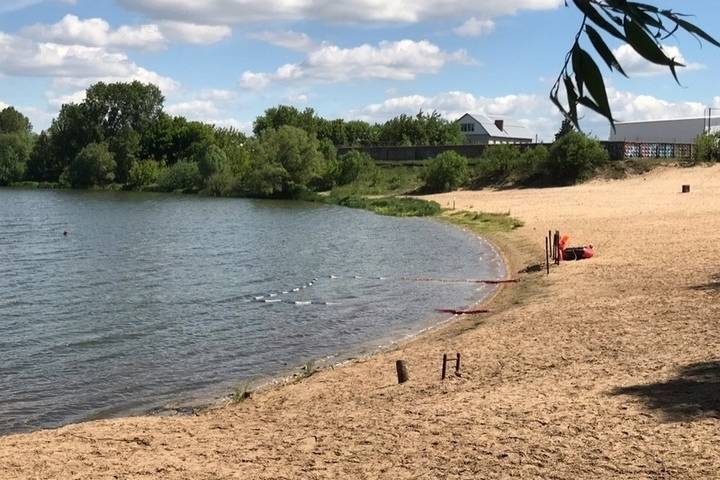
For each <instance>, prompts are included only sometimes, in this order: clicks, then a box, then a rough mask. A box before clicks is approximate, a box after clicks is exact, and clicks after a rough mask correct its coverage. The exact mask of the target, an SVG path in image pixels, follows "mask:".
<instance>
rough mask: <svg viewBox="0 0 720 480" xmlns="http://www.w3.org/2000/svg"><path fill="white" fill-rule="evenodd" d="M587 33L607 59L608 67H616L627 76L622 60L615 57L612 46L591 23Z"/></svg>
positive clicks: (596, 48)
mask: <svg viewBox="0 0 720 480" xmlns="http://www.w3.org/2000/svg"><path fill="white" fill-rule="evenodd" d="M585 33H587V36H588V38H589V39H590V42H591V43H592V44H593V47H595V50H596V51H597V52H598V53H599V54H600V56H601V57H602V59H603V60H605V63H607V65H608V67H610V70H612V69H615V70H617V71H618V72H620V73H621V74H623V75H624V76H625V77H627V75H626V74H625V71H624V70H623V69H622V66H621V65H620V62H618V60H617V58H615V55H614V54H613V53H612V50H610V48H609V47H608V46H607V44H606V43H605V40H603V39H602V37H601V36H600V34H599V33H598V32H597V30H595V29H594V28H592V27H591V26H590V25H586V26H585Z"/></svg>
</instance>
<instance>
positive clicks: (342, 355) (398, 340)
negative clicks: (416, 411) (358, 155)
mask: <svg viewBox="0 0 720 480" xmlns="http://www.w3.org/2000/svg"><path fill="white" fill-rule="evenodd" d="M29 190H32V189H29ZM69 191H73V190H69ZM91 192H92V193H96V192H99V193H106V192H109V193H116V192H113V191H110V190H100V191H91ZM121 193H123V194H124V193H131V194H132V193H135V192H121ZM159 195H166V194H164V193H159ZM170 195H173V194H170ZM210 198H214V197H210ZM249 200H254V199H249ZM297 201H300V202H306V200H297ZM310 203H311V204H315V203H316V202H310ZM322 205H324V204H322ZM329 206H332V207H337V208H350V207H344V206H341V205H334V204H331V205H329ZM368 212H369V213H370V214H373V215H381V214H379V213H377V212H373V211H371V210H368ZM398 218H400V217H398ZM426 218H427V221H431V222H436V223H437V224H438V225H443V226H445V227H447V228H448V229H452V230H456V231H459V232H462V233H463V234H464V235H467V236H469V238H470V239H471V241H472V242H473V243H476V244H479V245H481V246H482V247H483V248H487V249H488V250H489V251H490V252H491V255H492V258H491V262H499V264H500V266H501V269H502V270H503V271H504V272H505V273H504V275H505V276H507V275H508V274H509V273H510V271H511V270H512V269H511V268H510V266H509V264H508V260H507V258H506V256H505V255H504V253H503V250H502V249H501V248H499V246H498V245H496V244H495V243H494V242H493V241H491V240H490V239H489V238H488V236H487V235H485V234H478V233H477V232H474V231H473V230H472V229H470V228H467V227H465V226H463V225H458V224H455V223H452V222H448V221H445V220H444V219H442V218H440V217H426ZM482 261H483V262H484V261H486V260H485V259H483V260H482ZM504 287H505V286H504V285H494V286H492V287H491V289H490V290H489V291H488V292H485V294H484V295H482V296H479V297H480V298H477V297H475V298H472V299H471V300H470V301H469V303H468V304H467V308H474V307H477V306H479V305H487V304H488V303H490V302H491V301H492V299H494V298H495V297H496V296H497V295H498V293H499V292H500V291H501V290H502V289H503V288H504ZM476 293H477V292H476ZM433 313H435V312H434V311H433V310H428V311H427V313H426V315H425V319H424V320H422V321H415V323H417V325H416V326H415V327H416V328H417V329H414V330H412V331H410V332H408V333H400V332H394V333H392V332H387V333H386V334H383V335H382V336H380V337H378V338H377V339H376V340H368V341H366V342H364V343H362V344H359V345H354V346H352V347H351V348H349V349H346V350H344V351H338V352H335V353H333V354H330V355H326V356H322V357H317V358H312V359H310V360H309V361H308V362H306V363H305V364H295V365H289V366H288V367H287V368H285V369H282V370H281V371H278V372H276V373H271V374H265V375H259V376H251V377H248V378H247V379H240V380H238V381H232V382H229V381H228V382H223V383H227V384H230V383H232V385H233V387H231V388H230V389H226V388H227V387H223V388H218V389H217V390H216V392H217V393H210V391H211V390H212V389H210V388H208V389H207V390H208V393H209V395H198V396H193V395H191V394H190V395H188V396H186V397H184V398H183V394H181V395H179V396H178V398H176V399H173V400H170V401H168V402H166V403H164V404H161V405H148V406H144V407H143V406H139V407H137V406H136V407H133V408H130V409H128V410H122V409H121V408H120V407H119V406H115V405H112V404H107V405H105V406H104V407H103V410H106V411H110V412H112V413H104V414H103V413H101V414H88V416H87V417H84V418H82V419H79V420H75V421H70V422H67V423H63V424H61V425H56V426H48V427H40V428H36V429H31V430H23V431H16V432H8V433H3V434H2V435H0V438H4V437H9V436H14V435H32V434H34V433H38V432H45V431H55V430H59V429H62V428H65V427H72V426H76V425H82V424H87V423H93V422H98V421H106V420H122V419H127V418H141V417H145V416H148V417H176V416H186V415H199V414H202V413H204V412H207V411H210V410H215V409H218V408H224V407H226V406H228V405H232V404H234V403H237V402H236V401H234V400H233V395H234V393H235V392H236V391H237V389H238V388H240V389H241V390H242V391H243V392H246V393H247V395H248V397H249V396H250V395H255V394H260V393H264V392H267V391H269V390H272V389H276V388H282V387H283V386H286V385H288V384H292V383H296V382H299V381H302V380H303V379H304V378H307V377H309V376H312V375H314V374H316V373H319V372H322V371H325V370H333V369H336V368H341V367H344V366H347V365H349V364H352V363H353V362H356V361H360V362H362V361H367V360H368V359H370V358H372V357H374V356H376V355H379V354H387V353H391V352H393V351H394V350H397V349H398V348H401V347H403V346H405V345H407V344H409V343H412V342H414V341H417V340H421V339H422V337H424V336H426V335H431V334H432V333H433V332H435V331H437V330H439V329H443V328H446V327H448V326H449V325H450V324H452V323H454V322H457V321H460V320H461V319H462V317H463V316H458V315H451V314H447V315H445V316H442V315H437V314H436V315H435V316H438V317H440V318H438V319H437V320H431V317H432V316H433ZM307 366H311V370H310V371H309V372H307V371H305V370H304V368H305V367H307Z"/></svg>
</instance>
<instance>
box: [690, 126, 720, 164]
mask: <svg viewBox="0 0 720 480" xmlns="http://www.w3.org/2000/svg"><path fill="white" fill-rule="evenodd" d="M693 160H694V161H695V162H696V163H699V162H717V161H718V160H720V134H717V133H713V134H707V133H705V134H702V135H700V136H699V137H697V140H696V142H695V153H694V155H693Z"/></svg>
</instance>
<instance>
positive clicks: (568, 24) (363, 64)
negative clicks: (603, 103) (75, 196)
mask: <svg viewBox="0 0 720 480" xmlns="http://www.w3.org/2000/svg"><path fill="white" fill-rule="evenodd" d="M658 3H660V4H661V5H662V6H666V7H672V8H675V9H677V10H681V11H683V12H686V13H692V14H695V15H697V17H696V18H695V21H696V22H698V23H699V24H700V25H701V26H703V27H705V28H706V29H707V30H708V31H709V32H711V33H713V34H715V35H716V36H719V37H720V9H718V8H717V0H683V1H682V2H680V1H677V0H675V1H668V0H663V1H661V2H658ZM579 20H580V18H579V14H578V13H577V12H576V11H575V10H574V9H572V8H565V7H564V6H563V2H562V0H476V1H475V2H467V1H462V0H413V1H411V0H337V1H331V0H202V1H201V0H2V2H0V106H3V105H6V104H7V105H13V106H15V107H17V108H19V109H21V110H22V111H23V112H24V113H26V115H28V116H29V117H30V118H31V120H32V121H33V124H34V125H35V129H36V130H38V131H39V130H41V129H44V128H47V126H48V125H49V124H50V122H51V120H52V118H53V117H54V116H55V114H56V113H57V111H58V109H59V107H60V105H61V104H62V103H67V102H72V101H80V100H82V98H83V91H84V89H85V88H86V87H87V86H88V85H90V84H92V83H93V82H96V81H99V80H104V81H127V80H132V79H138V80H141V81H145V82H153V83H156V84H158V85H160V87H161V88H162V89H163V92H164V94H165V96H166V111H168V112H169V113H172V114H179V115H184V116H187V117H189V118H193V119H197V120H203V121H209V122H213V123H218V124H223V125H232V126H235V127H238V128H241V129H244V130H248V129H249V128H250V126H251V123H252V120H253V119H254V118H255V117H256V116H257V115H259V114H261V113H262V112H263V110H265V109H266V108H268V107H270V106H273V105H277V104H279V103H284V104H293V105H296V106H298V107H301V108H303V107H306V106H312V107H313V108H315V109H316V110H317V111H318V113H320V114H321V115H323V116H326V117H329V118H336V117H342V118H347V119H350V118H361V119H365V120H369V121H382V120H385V119H387V118H389V117H392V116H395V115H398V114H400V113H410V114H412V113H417V111H418V110H420V109H423V110H426V111H428V110H433V109H437V110H438V111H439V112H441V113H442V114H443V115H445V116H447V117H448V118H452V119H454V118H457V117H459V116H460V115H461V114H462V113H464V112H467V111H469V112H478V113H484V114H486V115H489V116H491V117H497V118H504V119H506V120H508V121H510V120H512V121H515V122H519V123H525V124H527V125H528V126H529V127H530V128H531V129H532V130H533V131H535V132H536V133H537V134H538V136H539V138H541V139H542V138H544V139H549V138H551V137H552V134H553V132H554V131H555V130H557V127H558V125H559V123H560V116H559V114H558V113H557V112H556V111H555V110H554V109H553V107H552V105H551V104H550V102H549V101H548V100H547V94H548V90H549V88H550V86H551V83H552V81H553V79H554V78H555V76H556V75H557V72H558V70H559V68H560V67H561V62H562V59H563V56H564V53H565V51H566V50H567V49H568V48H569V47H570V44H571V42H572V38H573V36H574V33H575V30H576V29H577V27H578V22H579ZM666 45H667V51H668V52H671V53H672V54H673V55H677V56H679V57H681V58H682V59H683V60H684V61H685V63H686V64H687V65H688V67H687V68H685V69H683V71H682V73H681V82H682V86H678V85H677V84H676V83H675V82H674V80H673V79H672V77H671V76H670V75H669V74H668V73H667V72H665V71H663V70H661V69H656V68H654V67H653V66H651V65H649V64H647V63H645V62H644V61H642V60H641V59H639V58H638V57H637V55H635V54H634V53H633V52H632V51H630V50H628V49H626V48H623V47H622V46H619V45H617V44H615V45H612V46H613V48H617V50H616V56H617V57H618V58H619V59H620V60H621V63H623V65H624V66H625V67H626V70H627V71H628V73H629V74H630V75H631V79H630V80H626V79H624V78H622V77H619V76H617V75H610V76H609V77H607V78H608V81H609V87H610V98H611V103H612V106H613V109H614V111H615V116H616V117H617V118H618V119H620V120H641V119H649V118H669V117H676V116H692V115H702V113H703V109H704V108H705V107H706V106H709V105H714V106H718V107H720V90H718V89H717V88H716V85H718V80H720V75H719V74H720V71H719V70H718V66H720V61H719V60H720V49H716V48H712V47H710V46H707V45H706V46H704V47H703V48H700V46H699V44H698V42H697V41H695V40H694V39H693V38H692V37H689V36H687V35H680V36H679V37H678V38H676V39H672V38H671V39H668V40H667V41H666ZM584 127H585V129H586V130H588V131H590V132H592V133H594V134H595V135H597V136H599V137H605V136H607V131H608V128H607V125H606V124H605V123H604V122H603V121H602V120H601V119H598V118H596V117H593V116H592V115H589V114H588V115H586V116H585V119H584Z"/></svg>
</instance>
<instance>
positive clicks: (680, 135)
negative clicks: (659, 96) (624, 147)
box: [610, 117, 720, 143]
mask: <svg viewBox="0 0 720 480" xmlns="http://www.w3.org/2000/svg"><path fill="white" fill-rule="evenodd" d="M711 125H712V126H713V127H720V117H713V118H712V119H711ZM706 127H707V117H705V118H702V117H699V118H679V119H673V120H653V121H647V122H625V123H616V124H615V131H614V132H613V131H612V129H611V130H610V141H611V142H638V143H695V139H696V138H697V137H698V135H700V134H702V133H703V132H704V129H705V128H706Z"/></svg>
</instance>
